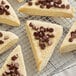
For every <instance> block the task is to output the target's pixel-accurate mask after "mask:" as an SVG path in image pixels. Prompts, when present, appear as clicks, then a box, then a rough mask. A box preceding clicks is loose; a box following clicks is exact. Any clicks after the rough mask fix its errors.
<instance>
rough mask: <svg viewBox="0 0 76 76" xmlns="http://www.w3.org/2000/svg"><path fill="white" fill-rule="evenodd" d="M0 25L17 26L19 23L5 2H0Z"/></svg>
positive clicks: (5, 0) (3, 0)
mask: <svg viewBox="0 0 76 76" xmlns="http://www.w3.org/2000/svg"><path fill="white" fill-rule="evenodd" d="M0 23H5V24H8V25H12V26H19V25H20V21H19V19H18V17H17V15H16V13H15V11H14V10H13V8H12V6H11V5H10V4H9V3H8V1H7V0H0Z"/></svg>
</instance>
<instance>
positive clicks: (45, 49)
mask: <svg viewBox="0 0 76 76" xmlns="http://www.w3.org/2000/svg"><path fill="white" fill-rule="evenodd" d="M26 31H27V35H28V38H29V40H30V43H31V47H32V50H33V53H34V57H35V60H36V64H37V69H38V71H41V70H42V69H43V68H44V67H45V66H46V65H47V63H48V61H49V59H50V57H51V56H52V53H53V51H54V48H55V47H56V45H57V43H58V41H59V39H60V37H61V36H62V33H63V29H62V27H61V26H59V25H57V24H52V23H47V22H41V21H36V20H28V21H27V22H26Z"/></svg>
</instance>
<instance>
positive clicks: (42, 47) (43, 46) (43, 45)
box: [39, 41, 45, 49]
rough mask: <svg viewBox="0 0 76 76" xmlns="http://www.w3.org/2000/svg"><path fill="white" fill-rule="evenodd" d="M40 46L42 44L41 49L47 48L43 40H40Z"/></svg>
mask: <svg viewBox="0 0 76 76" xmlns="http://www.w3.org/2000/svg"><path fill="white" fill-rule="evenodd" d="M39 46H40V48H41V49H45V44H44V43H43V42H41V41H40V42H39Z"/></svg>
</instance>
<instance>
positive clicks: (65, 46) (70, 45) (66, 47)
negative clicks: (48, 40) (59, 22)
mask: <svg viewBox="0 0 76 76" xmlns="http://www.w3.org/2000/svg"><path fill="white" fill-rule="evenodd" d="M75 30H76V22H75V23H74V24H73V25H72V27H71V29H70V30H69V32H68V34H67V35H66V37H65V39H64V40H63V42H62V45H61V47H60V53H65V52H70V51H74V50H76V38H75V39H74V40H73V41H72V42H70V41H69V38H70V36H71V32H72V31H75Z"/></svg>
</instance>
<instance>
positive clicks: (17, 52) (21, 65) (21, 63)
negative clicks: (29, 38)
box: [0, 45, 26, 76]
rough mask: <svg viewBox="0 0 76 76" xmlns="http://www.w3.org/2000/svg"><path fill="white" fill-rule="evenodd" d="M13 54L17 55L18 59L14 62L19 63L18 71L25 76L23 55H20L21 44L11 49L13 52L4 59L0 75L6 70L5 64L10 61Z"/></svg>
mask: <svg viewBox="0 0 76 76" xmlns="http://www.w3.org/2000/svg"><path fill="white" fill-rule="evenodd" d="M14 55H18V59H17V61H16V62H17V63H18V64H19V72H20V73H21V74H22V75H23V76H26V69H25V65H24V60H23V55H22V51H21V46H20V45H18V46H17V47H16V48H15V49H14V50H13V52H11V54H10V55H9V56H8V58H7V59H6V61H5V63H4V65H3V66H2V68H1V69H0V76H2V73H4V72H5V71H6V70H7V66H6V65H7V64H10V63H11V57H12V56H14Z"/></svg>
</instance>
